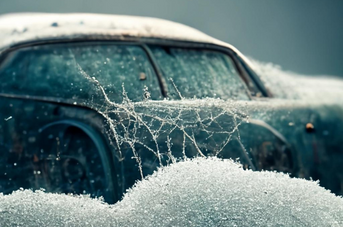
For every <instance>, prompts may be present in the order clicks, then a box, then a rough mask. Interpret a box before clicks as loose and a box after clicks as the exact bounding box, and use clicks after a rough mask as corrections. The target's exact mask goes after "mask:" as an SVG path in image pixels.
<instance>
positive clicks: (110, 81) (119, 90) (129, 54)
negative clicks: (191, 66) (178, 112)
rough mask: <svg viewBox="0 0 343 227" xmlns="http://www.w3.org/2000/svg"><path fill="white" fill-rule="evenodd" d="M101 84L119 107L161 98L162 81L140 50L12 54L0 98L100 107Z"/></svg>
mask: <svg viewBox="0 0 343 227" xmlns="http://www.w3.org/2000/svg"><path fill="white" fill-rule="evenodd" d="M98 82H99V84H100V85H101V86H102V88H103V89H104V91H105V93H106V95H107V96H108V98H109V99H110V100H111V101H114V102H122V101H123V96H126V95H127V97H128V98H129V99H130V100H132V101H141V100H143V99H144V91H146V90H147V89H148V91H149V94H150V96H151V98H152V99H159V98H161V92H160V87H159V84H158V80H157V77H156V75H155V73H154V70H153V68H152V66H151V64H150V62H149V60H148V57H147V55H146V53H145V51H144V50H143V49H142V48H141V47H140V46H134V45H114V44H89V43H88V44H53V45H44V46H36V47H30V48H24V49H20V50H18V51H14V52H12V53H11V54H10V55H9V56H8V58H7V59H6V61H5V62H4V63H3V64H2V65H1V68H0V92H1V93H9V94H16V95H31V96H44V97H54V98H62V99H67V100H71V101H73V102H75V101H76V102H89V101H91V102H93V103H96V102H98V101H99V99H101V97H103V95H102V94H101V89H100V87H99V85H98ZM124 91H125V93H126V94H124ZM123 94H124V95H123Z"/></svg>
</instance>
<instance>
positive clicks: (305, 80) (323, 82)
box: [249, 59, 343, 102]
mask: <svg viewBox="0 0 343 227" xmlns="http://www.w3.org/2000/svg"><path fill="white" fill-rule="evenodd" d="M249 60H250V62H251V63H252V64H251V65H252V67H253V69H254V70H255V72H256V73H257V74H258V75H259V76H260V78H261V79H262V81H263V83H264V84H265V85H266V87H267V88H268V89H270V91H271V92H272V94H273V95H274V96H275V97H276V98H286V99H306V100H317V101H331V102H334V101H341V97H342V96H343V80H342V79H340V78H337V77H333V76H315V77H314V76H306V75H300V74H297V73H294V72H290V71H284V70H282V68H281V67H280V66H278V65H275V64H272V63H262V62H259V61H257V60H254V59H249Z"/></svg>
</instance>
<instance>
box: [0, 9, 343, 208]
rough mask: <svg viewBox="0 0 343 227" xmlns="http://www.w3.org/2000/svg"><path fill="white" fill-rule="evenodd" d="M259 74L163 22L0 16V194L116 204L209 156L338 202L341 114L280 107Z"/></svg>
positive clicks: (296, 103) (221, 48)
mask: <svg viewBox="0 0 343 227" xmlns="http://www.w3.org/2000/svg"><path fill="white" fill-rule="evenodd" d="M253 67H254V66H253V65H252V64H251V63H250V61H249V60H248V59H246V57H244V55H242V54H241V53H240V52H239V51H238V50H236V49H235V48H234V47H232V46H231V45H229V44H226V43H224V42H221V41H218V40H216V39H214V38H212V37H209V36H207V35H205V34H203V33H202V32H200V31H197V30H195V29H193V28H190V27H187V26H185V25H181V24H177V23H174V22H170V21H165V20H160V19H153V18H143V17H132V16H114V15H94V14H40V13H36V14H13V15H4V16H1V17H0V192H3V193H5V194H7V193H11V192H12V191H14V190H17V189H19V188H31V189H40V188H43V189H45V190H46V191H49V192H63V193H74V194H91V196H94V197H99V196H103V197H104V198H105V200H106V201H107V202H110V203H113V202H116V201H117V200H118V199H119V198H121V196H122V195H123V193H124V192H125V191H126V190H127V189H128V188H129V187H130V186H132V185H133V184H134V182H135V181H136V180H138V179H141V178H142V177H144V176H147V175H149V174H151V173H152V172H153V171H154V170H156V168H157V167H158V166H161V165H166V164H168V163H173V162H176V161H178V160H179V159H187V158H191V157H197V156H217V157H220V158H232V159H239V161H240V162H241V163H242V164H243V166H244V168H250V169H253V170H276V171H282V172H288V173H290V174H291V175H292V176H295V177H304V178H313V179H319V180H320V183H321V185H322V186H324V187H326V188H328V189H330V190H332V191H333V192H334V193H337V194H342V193H343V167H342V166H343V165H341V163H342V162H343V149H342V146H341V138H342V136H343V118H342V116H343V108H342V106H343V105H342V102H340V101H337V100H336V99H325V100H318V99H315V100H314V99H307V100H303V99H290V98H280V97H277V95H275V94H276V93H278V92H279V91H278V89H279V88H276V87H275V86H270V87H269V89H267V88H266V86H265V84H264V82H263V81H262V80H261V78H260V77H259V76H258V75H257V74H256V73H255V72H254V70H253V69H252V68H253ZM279 86H280V87H282V86H283V85H282V84H281V85H280V84H279ZM301 86H302V85H300V87H301ZM305 87H306V84H304V88H305ZM285 88H286V92H287V89H290V88H287V86H286V85H285ZM329 90H330V89H329ZM288 92H291V90H289V91H288ZM315 92H316V91H315ZM325 95H326V94H325V93H322V94H320V96H325ZM273 96H274V97H273Z"/></svg>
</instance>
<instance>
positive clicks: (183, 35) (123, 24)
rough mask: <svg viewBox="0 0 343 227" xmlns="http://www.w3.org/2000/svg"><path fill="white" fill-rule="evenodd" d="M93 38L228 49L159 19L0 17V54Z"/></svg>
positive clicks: (125, 17)
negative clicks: (35, 44) (45, 43)
mask: <svg viewBox="0 0 343 227" xmlns="http://www.w3.org/2000/svg"><path fill="white" fill-rule="evenodd" d="M90 35H94V36H95V35H96V36H109V37H119V38H121V37H125V36H129V37H138V38H140V37H144V38H161V39H169V40H185V41H193V42H203V43H215V44H219V45H225V46H227V44H224V43H222V42H220V41H219V40H216V39H214V38H212V37H210V36H208V35H206V34H204V33H202V32H200V31H198V30H196V29H194V28H191V27H188V26H186V25H183V24H179V23H175V22H172V21H167V20H163V19H157V18H148V17H138V16H123V15H106V14H85V13H72V14H48V13H18V14H8V15H3V16H0V50H1V49H4V48H6V47H8V46H11V45H15V44H17V43H21V42H30V41H40V40H47V39H61V38H62V39H63V38H67V39H69V38H79V37H85V36H90ZM229 47H230V48H231V46H229Z"/></svg>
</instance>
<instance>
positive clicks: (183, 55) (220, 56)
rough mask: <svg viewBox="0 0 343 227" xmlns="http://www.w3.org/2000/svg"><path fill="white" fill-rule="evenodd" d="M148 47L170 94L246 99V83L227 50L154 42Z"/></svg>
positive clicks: (190, 96) (173, 95)
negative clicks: (160, 44) (220, 50)
mask: <svg viewBox="0 0 343 227" xmlns="http://www.w3.org/2000/svg"><path fill="white" fill-rule="evenodd" d="M151 50H152V52H153V54H154V57H155V59H156V61H157V62H158V64H159V67H160V68H161V70H162V74H163V76H165V77H166V83H167V86H168V91H169V95H170V96H171V97H172V98H180V96H182V97H183V98H206V97H210V98H222V99H238V100H247V99H249V96H248V94H247V89H246V86H245V85H244V82H243V81H242V79H241V78H240V76H239V73H238V72H237V70H236V67H235V66H234V63H233V60H232V59H231V58H230V57H229V56H228V55H227V54H224V53H221V52H218V51H211V50H200V49H184V48H169V47H156V46H153V47H151Z"/></svg>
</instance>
